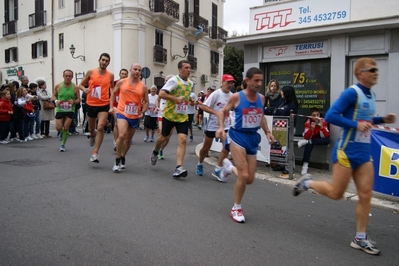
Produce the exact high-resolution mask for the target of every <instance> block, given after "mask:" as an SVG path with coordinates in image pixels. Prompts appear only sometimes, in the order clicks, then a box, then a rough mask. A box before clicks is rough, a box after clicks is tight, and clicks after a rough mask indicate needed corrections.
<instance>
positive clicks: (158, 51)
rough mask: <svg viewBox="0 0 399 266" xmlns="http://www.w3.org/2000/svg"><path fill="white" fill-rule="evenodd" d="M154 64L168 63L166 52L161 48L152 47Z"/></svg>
mask: <svg viewBox="0 0 399 266" xmlns="http://www.w3.org/2000/svg"><path fill="white" fill-rule="evenodd" d="M154 62H156V63H162V64H167V63H168V50H167V49H165V48H163V47H162V46H158V45H155V46H154Z"/></svg>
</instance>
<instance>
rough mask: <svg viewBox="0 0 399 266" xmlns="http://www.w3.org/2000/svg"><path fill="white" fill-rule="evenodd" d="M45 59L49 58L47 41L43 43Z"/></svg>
mask: <svg viewBox="0 0 399 266" xmlns="http://www.w3.org/2000/svg"><path fill="white" fill-rule="evenodd" d="M43 57H47V41H44V42H43Z"/></svg>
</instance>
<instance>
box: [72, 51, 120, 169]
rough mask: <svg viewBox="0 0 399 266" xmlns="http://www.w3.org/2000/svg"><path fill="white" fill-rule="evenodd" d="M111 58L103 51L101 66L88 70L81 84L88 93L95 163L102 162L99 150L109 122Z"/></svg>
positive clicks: (88, 117)
mask: <svg viewBox="0 0 399 266" xmlns="http://www.w3.org/2000/svg"><path fill="white" fill-rule="evenodd" d="M110 60H111V57H110V55H109V54H107V53H102V54H101V55H100V58H99V59H98V63H99V67H97V68H95V69H90V70H88V71H87V73H86V75H85V77H84V78H83V79H82V81H81V82H80V84H79V87H80V90H81V91H84V92H85V93H86V94H87V99H86V104H87V121H88V125H89V131H90V136H88V137H89V139H90V142H89V143H90V147H93V146H94V151H93V154H92V156H91V157H90V161H91V162H94V163H99V162H100V161H99V157H100V156H99V155H98V152H99V150H100V147H101V144H102V142H103V139H104V127H105V126H106V125H107V124H108V111H109V109H110V106H109V103H110V99H109V96H110V89H111V91H112V90H113V89H114V74H112V73H111V72H109V71H108V70H107V67H108V65H109V62H110ZM85 84H89V86H88V88H85ZM96 122H97V133H96Z"/></svg>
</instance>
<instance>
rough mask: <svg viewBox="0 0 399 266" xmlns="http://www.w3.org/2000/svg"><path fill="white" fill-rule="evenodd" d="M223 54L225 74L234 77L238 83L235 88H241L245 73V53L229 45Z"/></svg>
mask: <svg viewBox="0 0 399 266" xmlns="http://www.w3.org/2000/svg"><path fill="white" fill-rule="evenodd" d="M223 53H224V61H223V73H225V74H230V75H232V76H233V77H234V78H235V80H236V81H237V83H236V84H235V86H240V85H241V83H242V72H243V71H244V51H243V50H241V49H238V48H236V47H234V46H231V45H228V44H227V45H226V46H225V47H224V50H223Z"/></svg>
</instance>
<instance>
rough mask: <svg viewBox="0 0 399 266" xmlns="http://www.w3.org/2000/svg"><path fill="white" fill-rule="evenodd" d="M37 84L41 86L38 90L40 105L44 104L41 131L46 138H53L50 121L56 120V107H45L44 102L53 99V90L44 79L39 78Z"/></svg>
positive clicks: (41, 112)
mask: <svg viewBox="0 0 399 266" xmlns="http://www.w3.org/2000/svg"><path fill="white" fill-rule="evenodd" d="M37 85H38V86H39V90H38V91H37V96H38V97H39V100H40V106H42V108H41V110H40V120H41V124H40V131H41V135H42V137H44V138H51V136H50V121H51V120H54V109H47V110H46V109H44V108H43V106H44V102H45V101H51V96H52V95H51V91H50V90H48V89H47V84H46V82H45V81H44V80H38V81H37Z"/></svg>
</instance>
